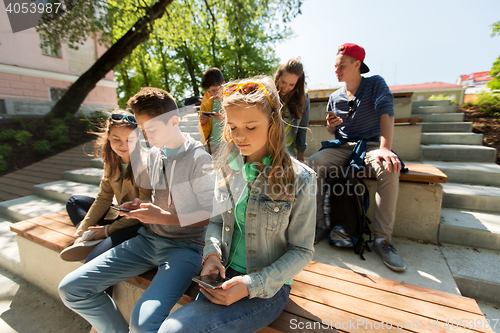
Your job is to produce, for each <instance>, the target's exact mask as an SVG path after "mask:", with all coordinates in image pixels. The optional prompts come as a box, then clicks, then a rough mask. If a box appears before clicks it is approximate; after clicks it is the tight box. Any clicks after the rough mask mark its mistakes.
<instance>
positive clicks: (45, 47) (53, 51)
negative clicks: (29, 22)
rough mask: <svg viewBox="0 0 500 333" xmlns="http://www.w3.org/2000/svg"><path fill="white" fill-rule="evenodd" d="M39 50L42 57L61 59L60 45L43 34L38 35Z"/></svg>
mask: <svg viewBox="0 0 500 333" xmlns="http://www.w3.org/2000/svg"><path fill="white" fill-rule="evenodd" d="M40 48H41V49H42V54H44V55H48V56H51V57H56V58H62V54H61V43H60V42H59V41H56V40H51V39H50V38H49V37H48V36H46V35H43V34H40Z"/></svg>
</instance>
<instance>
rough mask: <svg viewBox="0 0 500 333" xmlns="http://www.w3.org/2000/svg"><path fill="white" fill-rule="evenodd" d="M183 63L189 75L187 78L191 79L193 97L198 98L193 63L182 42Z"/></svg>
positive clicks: (198, 93) (188, 51)
mask: <svg viewBox="0 0 500 333" xmlns="http://www.w3.org/2000/svg"><path fill="white" fill-rule="evenodd" d="M183 49H184V62H185V63H186V67H187V70H188V73H189V77H190V78H191V84H192V85H193V92H194V95H195V96H200V89H199V88H198V83H197V82H196V74H195V72H194V66H193V61H192V60H191V57H190V53H191V52H190V49H189V47H188V46H187V44H186V42H184V47H183Z"/></svg>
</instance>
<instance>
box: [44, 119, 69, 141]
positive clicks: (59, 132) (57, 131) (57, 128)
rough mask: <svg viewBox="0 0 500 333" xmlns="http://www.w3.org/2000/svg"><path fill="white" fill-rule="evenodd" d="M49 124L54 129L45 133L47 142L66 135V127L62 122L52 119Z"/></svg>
mask: <svg viewBox="0 0 500 333" xmlns="http://www.w3.org/2000/svg"><path fill="white" fill-rule="evenodd" d="M51 122H52V125H53V126H54V128H52V129H51V130H48V131H46V132H45V135H46V136H47V138H48V139H49V140H51V141H57V140H58V139H59V138H60V137H61V136H65V135H67V134H68V126H66V124H65V123H64V120H62V119H52V120H51Z"/></svg>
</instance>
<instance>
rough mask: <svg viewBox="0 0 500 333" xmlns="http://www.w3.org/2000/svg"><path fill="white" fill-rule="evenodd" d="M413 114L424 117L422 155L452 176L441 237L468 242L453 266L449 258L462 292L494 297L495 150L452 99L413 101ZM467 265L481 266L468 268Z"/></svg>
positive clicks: (497, 254) (497, 239) (499, 171)
mask: <svg viewBox="0 0 500 333" xmlns="http://www.w3.org/2000/svg"><path fill="white" fill-rule="evenodd" d="M412 116H413V117H421V118H423V119H424V123H422V140H421V143H422V145H421V152H420V159H421V161H422V162H423V163H429V164H432V165H434V166H435V167H437V168H439V169H440V170H441V171H443V172H444V173H445V174H446V175H447V176H448V183H446V184H443V203H442V210H441V221H440V228H439V237H438V239H439V242H440V243H447V244H456V245H460V246H462V247H465V248H462V249H461V251H462V252H461V253H462V255H461V256H458V257H462V258H461V260H458V258H457V260H455V261H456V263H455V265H454V266H453V264H452V265H450V261H448V264H449V265H450V269H451V270H452V273H453V275H454V278H455V280H456V281H457V285H458V287H459V289H460V290H461V291H462V293H464V291H466V292H465V293H464V294H465V295H467V296H470V297H474V298H479V299H485V298H488V297H490V299H491V297H492V296H491V295H492V293H493V291H495V293H494V294H495V295H499V294H500V279H499V278H498V277H497V273H494V272H493V271H491V270H490V269H489V266H490V265H492V264H493V262H495V261H496V262H497V263H498V262H499V261H500V260H499V259H500V166H499V165H497V164H495V155H496V150H495V149H494V148H490V147H485V146H482V141H483V135H482V134H475V133H472V123H470V122H464V121H463V119H464V115H463V114H462V113H458V112H457V107H456V106H454V105H450V101H418V102H413V104H412ZM444 252H445V251H444ZM467 253H468V255H466V254H467ZM479 253H481V255H479ZM444 254H445V255H446V253H444ZM467 258H469V259H467ZM470 258H474V260H471V259H470ZM492 261H493V262H492ZM473 262H474V264H471V263H473ZM466 265H470V267H471V268H472V267H475V268H476V269H464V268H465V266H466Z"/></svg>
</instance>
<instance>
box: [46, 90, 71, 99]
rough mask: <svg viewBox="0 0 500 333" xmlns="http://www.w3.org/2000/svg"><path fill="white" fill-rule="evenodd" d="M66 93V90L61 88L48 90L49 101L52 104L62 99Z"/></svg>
mask: <svg viewBox="0 0 500 333" xmlns="http://www.w3.org/2000/svg"><path fill="white" fill-rule="evenodd" d="M66 91H68V89H62V88H50V100H51V101H52V102H57V101H58V100H60V99H61V97H63V95H64V94H65V93H66Z"/></svg>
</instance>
